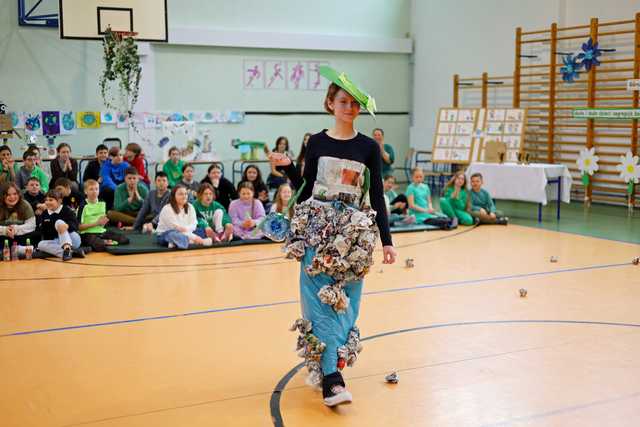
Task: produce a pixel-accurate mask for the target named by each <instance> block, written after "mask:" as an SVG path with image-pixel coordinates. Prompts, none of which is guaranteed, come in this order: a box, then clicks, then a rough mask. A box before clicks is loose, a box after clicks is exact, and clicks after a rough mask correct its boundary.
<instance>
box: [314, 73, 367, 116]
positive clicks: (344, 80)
mask: <svg viewBox="0 0 640 427" xmlns="http://www.w3.org/2000/svg"><path fill="white" fill-rule="evenodd" d="M318 70H319V71H320V75H321V76H322V77H324V78H326V79H328V80H330V81H332V82H333V83H335V84H337V85H338V86H340V87H341V88H342V89H344V90H345V91H346V92H347V93H348V94H349V95H351V96H353V98H354V99H355V100H356V101H358V104H360V105H361V106H363V107H364V108H365V109H366V110H367V111H368V112H369V114H371V115H372V116H373V117H375V116H376V115H375V112H376V109H377V108H376V100H375V99H373V97H372V96H371V95H369V94H368V93H366V92H365V91H364V90H362V89H360V88H359V87H358V86H356V84H355V83H353V82H352V81H351V80H350V79H349V77H347V75H346V74H345V73H338V72H337V71H336V70H334V69H333V68H331V67H329V66H328V65H321V66H320V67H318Z"/></svg>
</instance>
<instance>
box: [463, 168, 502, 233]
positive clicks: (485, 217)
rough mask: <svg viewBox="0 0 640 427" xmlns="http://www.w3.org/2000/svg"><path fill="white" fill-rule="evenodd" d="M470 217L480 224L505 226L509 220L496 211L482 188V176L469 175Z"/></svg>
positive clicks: (478, 174) (489, 196)
mask: <svg viewBox="0 0 640 427" xmlns="http://www.w3.org/2000/svg"><path fill="white" fill-rule="evenodd" d="M470 181H471V191H469V194H470V195H471V216H472V217H474V218H477V219H478V220H479V221H480V224H500V225H507V224H508V223H509V218H507V217H506V216H504V214H503V213H502V212H500V211H497V210H496V205H495V204H494V203H493V199H492V198H491V195H490V194H489V192H488V191H487V190H485V189H484V188H482V174H481V173H474V174H473V175H471V179H470Z"/></svg>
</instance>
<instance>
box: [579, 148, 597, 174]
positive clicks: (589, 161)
mask: <svg viewBox="0 0 640 427" xmlns="http://www.w3.org/2000/svg"><path fill="white" fill-rule="evenodd" d="M598 160H600V158H599V157H598V156H596V149H595V147H592V148H586V147H585V148H583V149H582V150H580V154H578V160H576V163H577V164H578V169H580V174H581V175H584V174H585V173H586V174H589V175H593V174H594V172H596V171H597V170H598V168H599V166H598Z"/></svg>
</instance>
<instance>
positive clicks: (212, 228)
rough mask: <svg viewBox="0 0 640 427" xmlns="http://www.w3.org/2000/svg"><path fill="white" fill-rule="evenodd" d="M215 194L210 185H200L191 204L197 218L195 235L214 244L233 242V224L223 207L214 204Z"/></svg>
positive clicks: (216, 203)
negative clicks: (205, 238) (206, 238)
mask: <svg viewBox="0 0 640 427" xmlns="http://www.w3.org/2000/svg"><path fill="white" fill-rule="evenodd" d="M215 195H216V193H215V190H214V189H213V186H212V185H211V184H207V183H206V182H205V183H202V184H200V188H199V189H198V193H197V200H196V201H195V202H194V203H193V207H194V208H195V210H196V216H197V217H198V228H197V229H196V234H198V235H199V236H200V237H209V238H211V239H213V241H214V242H220V241H226V242H230V241H231V240H233V224H232V223H231V218H230V217H229V214H227V211H226V210H225V208H224V206H222V205H221V204H220V203H218V202H216V200H215V198H216V196H215Z"/></svg>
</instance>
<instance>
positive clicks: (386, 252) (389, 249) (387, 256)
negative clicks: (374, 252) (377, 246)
mask: <svg viewBox="0 0 640 427" xmlns="http://www.w3.org/2000/svg"><path fill="white" fill-rule="evenodd" d="M397 256H398V253H397V252H396V250H395V249H394V247H393V246H391V245H388V246H383V247H382V263H383V264H393V263H394V262H396V257H397Z"/></svg>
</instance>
